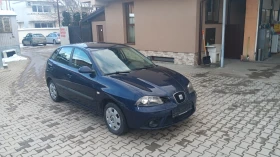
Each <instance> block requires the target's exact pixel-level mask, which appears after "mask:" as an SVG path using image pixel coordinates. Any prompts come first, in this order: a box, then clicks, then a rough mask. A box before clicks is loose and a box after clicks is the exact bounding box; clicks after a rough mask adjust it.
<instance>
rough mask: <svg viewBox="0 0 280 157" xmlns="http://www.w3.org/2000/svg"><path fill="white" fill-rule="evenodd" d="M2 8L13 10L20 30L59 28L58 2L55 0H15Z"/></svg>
mask: <svg viewBox="0 0 280 157" xmlns="http://www.w3.org/2000/svg"><path fill="white" fill-rule="evenodd" d="M5 5H6V3H3V6H2V8H3V9H6V8H8V9H9V10H13V11H14V12H15V13H16V14H17V25H18V28H19V29H24V28H55V27H58V15H57V10H56V1H53V0H24V1H23V0H18V1H16V0H14V1H10V2H9V4H8V5H9V6H7V7H6V6H5Z"/></svg>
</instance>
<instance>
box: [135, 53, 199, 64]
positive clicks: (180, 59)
mask: <svg viewBox="0 0 280 157" xmlns="http://www.w3.org/2000/svg"><path fill="white" fill-rule="evenodd" d="M140 52H141V53H142V54H143V55H145V56H156V57H171V58H174V64H180V65H195V62H196V61H195V53H182V52H162V51H140Z"/></svg>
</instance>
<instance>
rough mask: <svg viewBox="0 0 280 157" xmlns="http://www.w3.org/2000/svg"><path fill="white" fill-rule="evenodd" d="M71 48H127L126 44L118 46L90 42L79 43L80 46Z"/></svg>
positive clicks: (115, 44)
mask: <svg viewBox="0 0 280 157" xmlns="http://www.w3.org/2000/svg"><path fill="white" fill-rule="evenodd" d="M69 46H76V47H81V48H85V49H107V48H111V47H116V46H125V47H126V45H124V44H117V43H97V42H88V43H79V44H72V45H69Z"/></svg>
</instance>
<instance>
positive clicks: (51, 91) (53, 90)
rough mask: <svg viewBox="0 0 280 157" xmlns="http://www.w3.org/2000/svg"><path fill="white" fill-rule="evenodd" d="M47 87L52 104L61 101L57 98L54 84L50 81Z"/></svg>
mask: <svg viewBox="0 0 280 157" xmlns="http://www.w3.org/2000/svg"><path fill="white" fill-rule="evenodd" d="M48 87H49V94H50V96H51V98H52V100H53V101H54V102H59V101H60V100H61V97H60V96H59V94H58V92H57V88H56V85H55V84H54V82H53V81H52V80H51V81H50V82H49V84H48Z"/></svg>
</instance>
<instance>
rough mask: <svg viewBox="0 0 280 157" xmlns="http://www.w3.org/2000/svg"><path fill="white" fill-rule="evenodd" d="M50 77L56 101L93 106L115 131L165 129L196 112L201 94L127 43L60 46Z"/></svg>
mask: <svg viewBox="0 0 280 157" xmlns="http://www.w3.org/2000/svg"><path fill="white" fill-rule="evenodd" d="M45 78H46V83H47V85H48V88H49V94H50V97H51V99H52V100H53V101H55V102H58V101H60V100H61V98H62V97H63V98H65V99H68V100H70V101H72V102H75V103H77V104H79V105H85V106H88V107H93V108H94V109H95V110H96V111H97V112H98V113H100V114H101V115H104V120H105V123H106V125H107V127H108V129H109V131H110V132H112V133H113V134H116V135H121V134H124V133H125V132H126V131H127V130H128V128H142V129H159V128H165V127H168V126H170V125H172V124H174V123H177V122H180V121H182V120H185V119H186V118H188V117H190V116H191V115H192V114H193V113H194V112H195V110H196V92H195V90H194V89H193V87H192V84H191V82H190V81H189V80H188V79H187V78H186V77H184V76H183V75H181V74H179V73H177V72H175V71H173V70H170V69H168V68H164V67H161V66H157V65H155V64H154V63H153V62H152V61H151V60H149V59H148V58H146V57H145V56H143V55H142V54H141V53H140V52H138V51H137V50H135V49H133V48H131V47H128V46H125V45H119V44H109V43H83V44H76V45H68V46H61V47H59V48H58V49H56V50H55V51H54V53H53V54H52V55H51V57H50V58H49V59H48V61H47V66H46V76H45Z"/></svg>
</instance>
